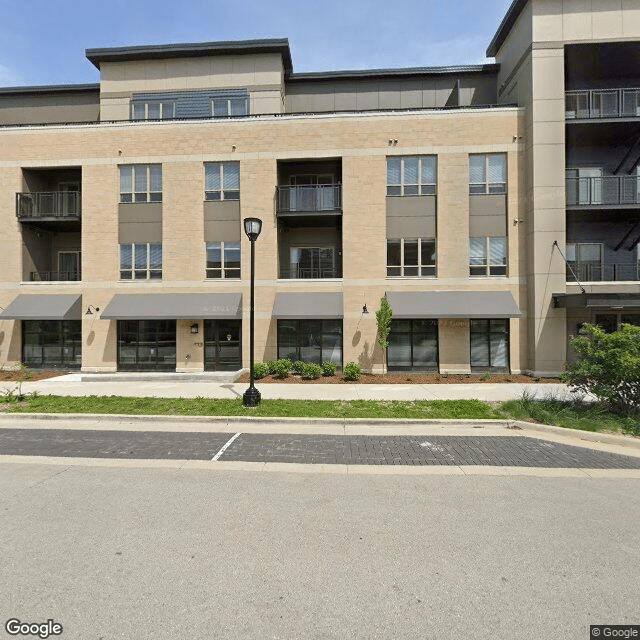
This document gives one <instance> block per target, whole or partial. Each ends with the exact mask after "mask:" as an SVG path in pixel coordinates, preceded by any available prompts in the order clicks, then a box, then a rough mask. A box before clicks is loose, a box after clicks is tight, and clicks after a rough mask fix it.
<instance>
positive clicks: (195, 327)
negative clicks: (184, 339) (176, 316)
mask: <svg viewBox="0 0 640 640" xmlns="http://www.w3.org/2000/svg"><path fill="white" fill-rule="evenodd" d="M199 329H200V327H199V326H198V323H197V322H194V323H193V324H192V325H191V333H198V331H199Z"/></svg>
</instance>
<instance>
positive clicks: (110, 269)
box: [0, 0, 640, 375]
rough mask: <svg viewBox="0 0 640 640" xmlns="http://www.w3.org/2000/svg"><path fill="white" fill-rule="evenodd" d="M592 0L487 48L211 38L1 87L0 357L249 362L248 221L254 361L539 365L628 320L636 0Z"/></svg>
mask: <svg viewBox="0 0 640 640" xmlns="http://www.w3.org/2000/svg"><path fill="white" fill-rule="evenodd" d="M588 4H589V6H588V7H585V6H584V5H585V3H582V2H575V0H544V1H543V0H522V1H520V0H516V1H515V2H513V4H512V5H511V7H510V8H509V10H508V12H507V14H506V16H505V18H504V20H503V21H502V23H501V25H500V26H499V28H498V30H497V32H496V35H495V37H494V38H493V40H492V42H491V43H490V45H489V48H488V50H487V55H488V57H492V58H495V60H496V62H495V63H494V64H485V65H469V66H456V67H429V68H411V69H375V70H364V71H362V70H360V71H335V72H322V73H295V72H294V71H293V64H292V60H291V53H290V49H289V44H288V42H287V41H286V40H276V39H270V40H258V41H256V40H253V41H242V42H210V43H196V44H178V45H175V44H174V45H158V46H138V47H135V46H134V47H125V48H106V49H88V50H87V52H86V55H87V58H88V59H89V60H90V61H91V63H93V65H95V67H96V68H97V70H98V71H99V83H97V84H92V85H68V86H67V85H65V86H46V87H18V88H7V89H0V224H1V225H2V229H3V233H2V236H1V239H0V247H1V251H0V307H1V308H2V309H1V310H0V364H3V365H11V364H15V363H18V362H25V363H27V364H28V365H30V366H32V367H64V368H79V369H81V370H82V371H86V372H111V371H127V370H129V371H131V370H141V371H178V372H197V371H203V370H205V371H209V370H211V371H217V370H231V371H235V370H238V369H241V368H243V367H247V366H248V362H249V279H250V258H249V255H250V243H249V241H248V239H247V238H246V236H245V235H244V233H243V230H242V220H243V218H246V217H257V218H260V219H261V220H262V223H263V225H262V232H261V235H260V237H259V238H258V240H257V241H256V245H255V248H256V286H255V298H256V307H255V345H256V350H255V358H256V360H268V359H272V358H276V357H289V358H291V359H293V360H298V359H301V360H304V361H314V362H322V361H326V360H333V361H334V362H336V363H337V364H338V365H339V366H342V365H343V364H345V363H347V362H349V361H354V362H357V363H359V364H360V365H361V366H362V367H363V369H364V370H368V371H380V370H382V367H383V366H384V364H385V362H386V363H387V365H388V367H389V370H391V371H400V372H401V371H441V372H449V373H470V372H482V371H496V372H498V371H499V372H512V373H518V372H530V373H533V374H535V375H553V374H557V373H558V372H559V371H561V370H562V369H563V368H564V366H565V363H566V361H567V359H570V358H571V357H572V355H571V351H570V348H569V346H568V341H569V338H570V336H571V335H575V333H576V332H577V331H579V329H580V326H581V324H582V323H583V322H587V321H590V322H598V323H600V324H602V325H603V326H606V327H607V328H608V329H610V330H613V329H615V327H617V326H618V325H619V324H620V323H622V322H632V323H635V324H640V276H639V271H638V270H639V268H640V254H639V249H638V244H639V241H640V172H639V169H638V161H639V158H640V89H638V87H640V77H639V76H640V72H639V71H638V69H640V66H639V65H638V62H639V61H640V8H636V5H635V3H634V2H631V1H630V0H620V1H617V2H606V3H597V2H595V0H593V2H591V3H588ZM600 4H601V5H602V6H599V5H600ZM596 5H598V6H596ZM383 296H386V297H387V299H388V301H389V303H390V304H391V307H392V309H393V312H394V315H393V321H392V331H391V335H390V347H389V349H388V353H387V358H386V359H385V358H384V355H385V354H383V353H382V351H381V350H380V348H379V346H378V345H377V343H376V340H377V326H376V320H375V311H376V310H377V309H378V308H379V304H380V299H381V297H383Z"/></svg>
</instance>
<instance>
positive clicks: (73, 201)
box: [58, 182, 80, 216]
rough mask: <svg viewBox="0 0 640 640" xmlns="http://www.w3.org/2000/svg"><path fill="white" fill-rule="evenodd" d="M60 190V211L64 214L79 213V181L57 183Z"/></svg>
mask: <svg viewBox="0 0 640 640" xmlns="http://www.w3.org/2000/svg"><path fill="white" fill-rule="evenodd" d="M58 191H60V196H61V197H60V213H61V214H62V215H65V216H69V215H78V214H79V213H80V206H79V205H80V202H79V196H80V183H79V182H60V183H59V184H58Z"/></svg>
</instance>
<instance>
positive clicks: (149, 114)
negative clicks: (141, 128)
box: [131, 100, 176, 120]
mask: <svg viewBox="0 0 640 640" xmlns="http://www.w3.org/2000/svg"><path fill="white" fill-rule="evenodd" d="M175 117H176V103H175V102H174V101H171V100H149V101H144V102H143V101H135V102H132V103H131V119H132V120H169V119H171V118H175Z"/></svg>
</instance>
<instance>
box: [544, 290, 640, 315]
mask: <svg viewBox="0 0 640 640" xmlns="http://www.w3.org/2000/svg"><path fill="white" fill-rule="evenodd" d="M552 300H553V306H554V307H555V308H556V309H609V310H614V311H617V310H619V309H636V310H640V293H598V294H595V293H554V294H553V296H552Z"/></svg>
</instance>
